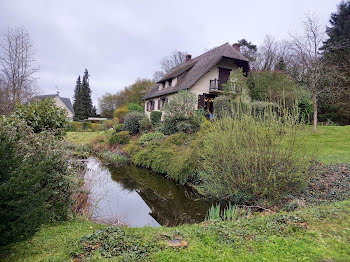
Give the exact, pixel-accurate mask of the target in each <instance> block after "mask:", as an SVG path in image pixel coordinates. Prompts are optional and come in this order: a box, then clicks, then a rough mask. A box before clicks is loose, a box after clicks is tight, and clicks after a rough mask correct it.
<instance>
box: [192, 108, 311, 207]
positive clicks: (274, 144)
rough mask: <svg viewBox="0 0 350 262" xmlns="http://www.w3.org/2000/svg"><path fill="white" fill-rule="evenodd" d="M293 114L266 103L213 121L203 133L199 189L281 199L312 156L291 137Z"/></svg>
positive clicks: (298, 186) (242, 198) (303, 175)
mask: <svg viewBox="0 0 350 262" xmlns="http://www.w3.org/2000/svg"><path fill="white" fill-rule="evenodd" d="M298 117H299V116H298V115H297V114H294V113H291V112H288V111H285V112H284V114H283V117H281V116H279V115H278V114H276V113H274V112H273V111H272V110H271V109H270V110H265V111H264V113H263V114H260V115H254V114H252V113H251V112H250V111H247V112H241V113H240V114H239V115H238V116H237V117H235V118H224V119H222V120H219V121H216V122H215V123H214V124H213V127H212V128H210V129H208V130H207V132H205V134H204V141H203V147H202V150H201V159H202V161H201V164H200V168H199V175H200V179H201V181H202V183H201V184H200V185H199V186H198V191H199V192H200V193H201V194H203V195H204V196H206V197H209V198H216V199H231V200H232V201H234V202H236V203H253V202H257V201H259V200H263V199H265V200H268V201H272V202H273V201H280V200H281V199H282V198H283V197H285V196H286V195H287V194H289V193H295V194H297V193H298V192H301V190H302V189H303V188H304V187H305V186H306V184H307V182H308V179H309V172H308V169H309V167H310V160H311V157H310V155H309V154H308V150H306V148H305V147H304V145H303V143H302V142H301V141H298V142H296V138H297V137H298V134H300V132H299V131H300V128H301V127H300V126H299V124H298V121H299V120H298ZM298 138H300V137H298Z"/></svg>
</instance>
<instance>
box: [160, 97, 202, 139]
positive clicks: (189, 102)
mask: <svg viewBox="0 0 350 262" xmlns="http://www.w3.org/2000/svg"><path fill="white" fill-rule="evenodd" d="M196 103H197V98H196V96H195V95H194V94H193V93H191V92H190V91H180V92H178V93H176V94H175V95H174V96H173V97H172V99H171V100H170V101H169V102H168V103H167V104H166V106H165V109H164V112H165V117H164V121H163V123H162V126H161V128H160V129H161V131H162V133H164V134H165V135H171V134H174V133H177V132H185V133H188V134H191V133H194V132H196V131H198V130H199V126H200V124H201V120H202V118H201V117H200V116H199V115H198V114H197V113H196V110H195V107H196Z"/></svg>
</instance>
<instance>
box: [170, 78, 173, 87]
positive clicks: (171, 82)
mask: <svg viewBox="0 0 350 262" xmlns="http://www.w3.org/2000/svg"><path fill="white" fill-rule="evenodd" d="M172 84H173V80H172V79H170V80H169V87H171V86H172Z"/></svg>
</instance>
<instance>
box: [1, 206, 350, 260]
mask: <svg viewBox="0 0 350 262" xmlns="http://www.w3.org/2000/svg"><path fill="white" fill-rule="evenodd" d="M101 228H103V226H100V225H96V224H93V223H91V222H88V221H72V222H66V223H62V224H58V225H55V226H48V227H44V228H43V229H42V230H41V231H39V232H38V233H37V234H36V235H35V236H34V237H33V238H32V239H30V240H27V241H25V242H21V243H18V244H16V245H13V246H10V247H6V248H3V249H2V250H1V251H2V255H1V256H0V258H2V259H3V260H5V259H6V260H7V261H69V260H70V254H72V253H76V254H79V253H80V254H81V256H82V257H84V258H87V257H90V258H92V261H111V260H112V258H113V257H110V258H106V257H103V256H102V255H101V254H105V255H107V256H108V254H115V253H118V254H120V252H121V253H123V252H124V253H123V254H124V255H125V256H124V259H125V260H123V261H130V260H131V258H133V260H134V261H135V257H136V261H140V259H137V257H138V256H139V255H142V257H143V258H144V257H146V258H147V260H149V261H349V260H350V244H349V243H350V201H343V202H337V203H332V204H327V205H321V206H318V207H313V208H306V209H300V210H298V211H296V212H293V213H276V214H270V215H265V216H262V215H259V216H250V217H247V218H242V219H240V220H235V221H223V222H205V223H202V224H196V225H182V226H179V227H175V228H166V227H159V228H150V227H145V228H122V229H118V230H116V229H113V227H112V228H109V229H106V230H102V231H97V232H95V233H94V234H93V235H90V236H88V237H85V238H84V241H85V242H84V245H82V244H80V243H79V242H80V241H81V238H82V236H83V235H86V234H90V233H92V231H94V230H96V229H101ZM104 233H108V234H104ZM121 236H122V239H121ZM94 239H95V240H97V239H98V242H96V241H95V242H94ZM169 239H182V240H185V241H187V242H188V247H186V248H171V247H168V246H167V241H168V240H169ZM96 243H97V245H98V246H99V249H98V251H97V249H96V248H94V246H96ZM121 244H122V245H121ZM148 247H150V248H148ZM124 249H125V250H124ZM141 251H142V252H143V253H142V254H141V253H140V252H141ZM144 252H146V254H145V253H144ZM114 258H115V257H114ZM128 258H129V260H128Z"/></svg>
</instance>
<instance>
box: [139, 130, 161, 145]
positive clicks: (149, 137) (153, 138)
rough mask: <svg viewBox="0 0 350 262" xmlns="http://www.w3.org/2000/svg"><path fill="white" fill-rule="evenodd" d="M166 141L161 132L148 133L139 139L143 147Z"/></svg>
mask: <svg viewBox="0 0 350 262" xmlns="http://www.w3.org/2000/svg"><path fill="white" fill-rule="evenodd" d="M163 139H164V135H163V134H162V133H160V132H154V133H146V134H143V135H142V136H141V137H140V138H139V143H140V144H141V145H147V144H149V143H151V142H161V141H162V140H163Z"/></svg>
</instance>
